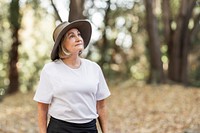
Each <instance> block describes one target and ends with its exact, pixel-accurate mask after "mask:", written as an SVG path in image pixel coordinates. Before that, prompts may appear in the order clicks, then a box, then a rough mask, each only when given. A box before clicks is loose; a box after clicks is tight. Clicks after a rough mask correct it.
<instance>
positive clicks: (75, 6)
mask: <svg viewBox="0 0 200 133" xmlns="http://www.w3.org/2000/svg"><path fill="white" fill-rule="evenodd" d="M84 2H85V1H84V0H70V11H69V22H71V21H74V20H77V19H84V18H85V16H84V15H83V11H84Z"/></svg>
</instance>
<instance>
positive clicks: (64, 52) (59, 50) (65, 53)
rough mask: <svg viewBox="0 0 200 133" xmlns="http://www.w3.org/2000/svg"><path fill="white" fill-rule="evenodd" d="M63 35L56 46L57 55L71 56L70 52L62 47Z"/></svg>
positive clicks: (62, 56)
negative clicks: (57, 46)
mask: <svg viewBox="0 0 200 133" xmlns="http://www.w3.org/2000/svg"><path fill="white" fill-rule="evenodd" d="M64 42H65V36H63V38H62V39H61V43H60V45H59V48H58V56H59V57H60V58H61V59H63V58H67V57H69V56H71V53H70V52H69V51H68V50H67V49H66V48H65V47H64Z"/></svg>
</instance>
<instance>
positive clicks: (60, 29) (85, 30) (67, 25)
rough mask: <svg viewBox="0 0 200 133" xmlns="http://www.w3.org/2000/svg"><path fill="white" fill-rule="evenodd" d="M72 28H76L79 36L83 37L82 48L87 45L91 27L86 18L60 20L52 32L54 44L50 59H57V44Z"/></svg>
mask: <svg viewBox="0 0 200 133" xmlns="http://www.w3.org/2000/svg"><path fill="white" fill-rule="evenodd" d="M72 28H77V29H78V30H79V32H80V33H81V37H82V38H83V41H84V48H86V47H87V46H88V43H89V41H90V38H91V34H92V27H91V24H90V22H89V21H88V20H76V21H73V22H67V21H66V22H62V23H61V24H59V25H58V26H57V27H56V28H55V30H54V32H53V40H54V42H55V44H54V46H53V50H52V52H51V60H53V61H54V60H56V59H59V56H58V49H59V45H60V43H61V39H62V38H63V36H64V35H65V34H66V33H67V31H69V30H70V29H72Z"/></svg>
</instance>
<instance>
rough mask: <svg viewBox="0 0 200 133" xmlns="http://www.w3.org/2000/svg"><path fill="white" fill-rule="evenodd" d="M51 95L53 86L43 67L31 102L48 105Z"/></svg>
mask: <svg viewBox="0 0 200 133" xmlns="http://www.w3.org/2000/svg"><path fill="white" fill-rule="evenodd" d="M52 95H53V86H52V83H51V81H50V77H49V76H48V74H47V73H46V70H45V67H44V68H43V69H42V71H41V74H40V81H39V84H38V87H37V90H36V93H35V96H34V98H33V100H35V101H37V102H41V103H46V104H49V103H50V102H51V99H52Z"/></svg>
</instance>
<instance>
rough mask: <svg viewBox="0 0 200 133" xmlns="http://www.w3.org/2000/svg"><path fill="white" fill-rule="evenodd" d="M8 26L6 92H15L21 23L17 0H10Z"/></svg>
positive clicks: (17, 87) (17, 83)
mask: <svg viewBox="0 0 200 133" xmlns="http://www.w3.org/2000/svg"><path fill="white" fill-rule="evenodd" d="M9 21H10V26H11V31H12V40H13V43H12V46H11V50H10V53H9V56H10V61H9V81H10V84H9V86H8V93H10V94H11V93H15V92H17V91H18V90H19V74H18V69H17V62H18V47H19V45H20V41H19V34H18V31H19V29H20V24H21V15H20V7H19V0H12V1H11V3H10V17H9Z"/></svg>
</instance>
